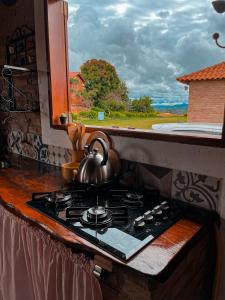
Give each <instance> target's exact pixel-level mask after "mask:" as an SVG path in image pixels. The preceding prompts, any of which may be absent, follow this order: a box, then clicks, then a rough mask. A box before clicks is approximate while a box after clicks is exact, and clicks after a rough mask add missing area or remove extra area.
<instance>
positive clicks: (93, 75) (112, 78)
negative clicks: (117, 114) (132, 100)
mask: <svg viewBox="0 0 225 300" xmlns="http://www.w3.org/2000/svg"><path fill="white" fill-rule="evenodd" d="M81 76H82V77H83V79H84V82H85V92H84V93H83V97H84V99H85V100H86V101H87V102H88V103H90V102H92V105H93V106H98V107H103V106H105V105H106V103H107V101H108V100H114V101H122V102H126V101H129V98H128V90H127V87H126V84H125V83H124V82H123V81H121V80H120V78H119V76H118V74H117V72H116V69H115V67H114V66H112V65H111V64H110V63H108V62H107V61H105V60H97V59H92V60H88V61H87V62H85V63H84V64H83V65H82V66H81Z"/></svg>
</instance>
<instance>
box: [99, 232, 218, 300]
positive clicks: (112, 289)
mask: <svg viewBox="0 0 225 300" xmlns="http://www.w3.org/2000/svg"><path fill="white" fill-rule="evenodd" d="M213 237H214V235H213V231H212V229H211V230H210V231H209V232H208V233H207V234H205V235H203V234H202V236H201V238H199V240H198V241H197V242H196V244H195V245H191V246H190V247H189V249H188V250H186V251H185V249H184V250H183V253H180V262H179V263H178V264H177V267H176V268H175V269H173V270H165V273H164V274H162V279H161V281H160V280H158V279H157V278H156V279H155V280H154V279H153V278H150V277H148V276H146V275H144V274H141V273H139V274H138V273H137V272H134V271H133V270H131V269H128V268H127V267H123V266H121V265H117V266H114V267H113V271H112V273H108V274H106V277H105V278H104V279H103V280H102V282H101V287H102V291H103V297H104V300H134V299H135V300H150V299H151V300H210V299H212V288H213V278H214V265H215V248H214V245H215V241H214V238H213ZM177 259H178V257H177ZM169 267H170V266H168V268H169ZM164 276H165V277H167V276H168V278H163V277H164ZM159 278H160V276H159Z"/></svg>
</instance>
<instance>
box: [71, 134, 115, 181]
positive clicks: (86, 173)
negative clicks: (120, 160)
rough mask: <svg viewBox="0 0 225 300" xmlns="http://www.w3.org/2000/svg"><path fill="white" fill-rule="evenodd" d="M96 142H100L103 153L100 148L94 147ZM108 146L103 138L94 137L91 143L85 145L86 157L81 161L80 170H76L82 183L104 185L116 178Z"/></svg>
mask: <svg viewBox="0 0 225 300" xmlns="http://www.w3.org/2000/svg"><path fill="white" fill-rule="evenodd" d="M95 142H99V143H100V144H101V146H102V149H103V154H101V153H100V152H99V151H98V149H95V148H94V149H93V145H94V144H95ZM108 150H109V149H108V146H107V144H106V143H105V141H104V140H103V139H101V138H96V139H93V140H92V141H91V143H90V145H87V146H85V155H86V156H85V158H84V159H83V160H82V161H81V163H80V166H79V168H78V170H74V172H75V178H76V180H78V181H79V182H80V183H85V184H90V185H102V184H105V183H108V182H110V181H112V180H113V178H114V171H113V168H112V165H111V162H110V161H109V159H108Z"/></svg>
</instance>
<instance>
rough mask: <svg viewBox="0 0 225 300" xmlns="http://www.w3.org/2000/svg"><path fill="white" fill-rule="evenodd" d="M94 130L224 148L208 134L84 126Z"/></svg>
mask: <svg viewBox="0 0 225 300" xmlns="http://www.w3.org/2000/svg"><path fill="white" fill-rule="evenodd" d="M67 126H68V125H59V124H57V125H54V124H53V125H52V128H54V129H58V130H65V131H66V130H67ZM96 130H101V131H103V132H105V133H107V134H109V135H112V136H121V137H129V138H138V139H146V140H155V141H162V142H172V143H181V144H188V145H199V146H208V147H220V148H224V147H225V142H224V140H223V139H222V136H220V135H210V134H197V133H196V134H195V135H193V134H192V133H185V135H184V133H178V132H168V133H165V132H160V131H155V130H143V129H136V128H120V127H101V126H86V132H87V133H90V132H93V131H96Z"/></svg>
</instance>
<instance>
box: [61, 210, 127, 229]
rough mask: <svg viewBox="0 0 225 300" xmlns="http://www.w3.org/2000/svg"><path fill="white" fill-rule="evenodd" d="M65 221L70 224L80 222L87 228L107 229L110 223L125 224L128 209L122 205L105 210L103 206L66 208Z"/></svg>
mask: <svg viewBox="0 0 225 300" xmlns="http://www.w3.org/2000/svg"><path fill="white" fill-rule="evenodd" d="M66 219H67V220H69V221H71V222H80V223H81V224H83V225H85V226H88V227H109V226H111V225H112V223H118V222H119V223H121V222H122V223H124V222H125V223H127V222H128V208H127V206H124V205H121V206H116V207H107V208H105V207H103V206H94V207H91V208H88V207H68V208H67V209H66Z"/></svg>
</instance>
